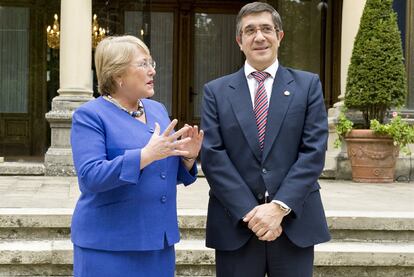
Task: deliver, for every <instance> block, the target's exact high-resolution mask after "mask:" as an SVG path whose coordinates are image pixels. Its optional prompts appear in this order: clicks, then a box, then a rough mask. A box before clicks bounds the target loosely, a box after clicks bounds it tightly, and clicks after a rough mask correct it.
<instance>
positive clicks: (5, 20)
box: [0, 7, 29, 113]
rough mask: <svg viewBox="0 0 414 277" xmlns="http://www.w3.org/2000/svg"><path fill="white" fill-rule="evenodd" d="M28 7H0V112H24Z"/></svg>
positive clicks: (27, 77) (26, 78)
mask: <svg viewBox="0 0 414 277" xmlns="http://www.w3.org/2000/svg"><path fill="white" fill-rule="evenodd" d="M28 45H29V9H28V8H17V7H1V9H0V80H1V82H0V113H27V102H28V99H27V96H28V83H29V59H28V57H29V52H28Z"/></svg>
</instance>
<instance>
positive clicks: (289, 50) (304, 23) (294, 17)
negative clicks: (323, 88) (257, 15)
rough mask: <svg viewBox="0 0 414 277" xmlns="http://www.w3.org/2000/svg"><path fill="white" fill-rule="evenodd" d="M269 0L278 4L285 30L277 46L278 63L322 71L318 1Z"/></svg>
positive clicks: (318, 72) (317, 71)
mask: <svg viewBox="0 0 414 277" xmlns="http://www.w3.org/2000/svg"><path fill="white" fill-rule="evenodd" d="M270 2H271V3H270V4H272V5H273V6H274V7H277V10H278V12H279V14H280V16H281V17H282V23H283V31H284V32H285V36H284V38H283V40H282V43H281V46H280V48H279V61H280V63H281V64H282V65H284V66H289V67H293V68H297V69H301V70H306V71H311V72H314V73H317V74H321V72H320V66H321V53H320V51H321V33H322V32H321V25H322V24H321V12H320V10H319V9H318V4H320V2H321V1H319V0H307V1H304V0H295V1H292V0H283V1H280V0H279V1H275V0H274V1H270ZM276 2H277V3H276ZM275 4H277V5H275Z"/></svg>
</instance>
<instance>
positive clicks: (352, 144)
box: [345, 130, 399, 183]
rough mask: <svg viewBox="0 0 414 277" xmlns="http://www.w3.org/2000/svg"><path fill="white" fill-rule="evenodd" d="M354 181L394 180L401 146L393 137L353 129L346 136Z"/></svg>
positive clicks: (378, 181)
mask: <svg viewBox="0 0 414 277" xmlns="http://www.w3.org/2000/svg"><path fill="white" fill-rule="evenodd" d="M345 141H346V144H347V148H348V158H349V159H350V161H351V166H352V180H353V181H354V182H367V183H390V182H393V181H394V173H395V164H396V161H397V158H398V154H399V147H397V146H395V145H394V143H393V140H392V138H391V137H389V136H386V135H376V134H375V133H374V131H372V130H352V131H351V132H350V133H348V135H347V136H346V137H345Z"/></svg>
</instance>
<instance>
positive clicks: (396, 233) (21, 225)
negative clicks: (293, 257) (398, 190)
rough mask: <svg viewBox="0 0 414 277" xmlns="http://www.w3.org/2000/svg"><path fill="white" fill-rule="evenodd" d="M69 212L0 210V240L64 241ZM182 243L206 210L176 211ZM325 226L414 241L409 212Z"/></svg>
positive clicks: (341, 214) (358, 236) (359, 216)
mask: <svg viewBox="0 0 414 277" xmlns="http://www.w3.org/2000/svg"><path fill="white" fill-rule="evenodd" d="M72 212H73V210H72V209H63V208H61V209H32V208H20V209H8V208H1V209H0V239H8V240H10V239H28V240H36V239H66V238H68V237H69V234H70V221H71V217H72ZM178 214H179V217H178V221H179V226H180V231H181V237H182V239H183V240H194V239H199V240H202V239H204V238H205V224H206V214H207V213H206V211H205V210H196V209H182V210H179V211H178ZM326 216H327V220H328V225H329V228H330V231H331V234H332V237H333V240H336V241H371V242H376V241H377V242H379V241H384V242H387V241H389V242H392V241H397V242H414V213H412V212H353V211H346V212H345V211H327V212H326Z"/></svg>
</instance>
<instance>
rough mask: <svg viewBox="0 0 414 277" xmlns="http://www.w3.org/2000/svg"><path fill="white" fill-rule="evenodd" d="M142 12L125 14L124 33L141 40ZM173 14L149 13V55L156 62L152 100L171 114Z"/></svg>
mask: <svg viewBox="0 0 414 277" xmlns="http://www.w3.org/2000/svg"><path fill="white" fill-rule="evenodd" d="M142 22H143V18H142V12H139V11H127V12H125V32H126V33H127V34H131V35H134V36H137V37H139V38H142V36H141V29H143V27H142V25H143V24H142ZM173 31H174V14H173V13H167V12H151V32H150V34H151V38H150V40H151V46H150V50H151V55H152V57H153V58H154V60H155V61H156V62H157V68H156V71H157V75H156V76H155V95H154V97H152V98H153V99H154V100H156V101H159V102H161V103H163V104H164V105H165V107H166V108H167V111H168V113H169V115H171V114H172V84H173V81H172V78H173V35H174V34H173Z"/></svg>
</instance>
